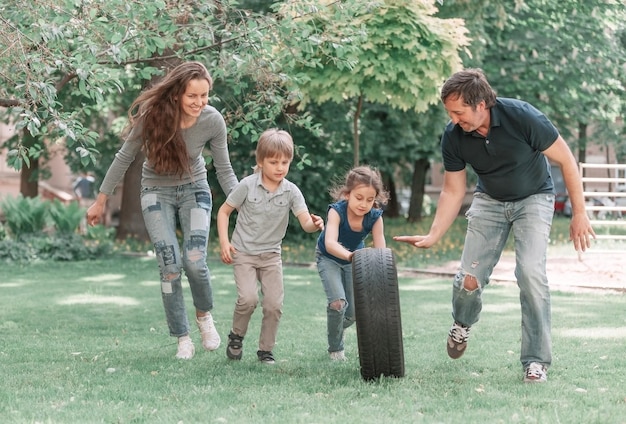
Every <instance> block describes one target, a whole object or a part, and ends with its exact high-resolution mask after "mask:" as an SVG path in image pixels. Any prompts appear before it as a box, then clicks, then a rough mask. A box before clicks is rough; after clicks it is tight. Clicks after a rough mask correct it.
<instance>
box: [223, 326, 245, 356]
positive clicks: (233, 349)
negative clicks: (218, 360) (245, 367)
mask: <svg viewBox="0 0 626 424" xmlns="http://www.w3.org/2000/svg"><path fill="white" fill-rule="evenodd" d="M226 356H228V358H229V359H234V360H237V361H238V360H240V359H241V357H242V356H243V336H240V335H237V334H235V333H233V332H232V331H231V332H230V334H229V335H228V346H226Z"/></svg>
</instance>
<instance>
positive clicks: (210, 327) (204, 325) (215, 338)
mask: <svg viewBox="0 0 626 424" xmlns="http://www.w3.org/2000/svg"><path fill="white" fill-rule="evenodd" d="M196 323H197V324H198V328H199V329H200V336H202V347H203V348H205V349H206V350H215V349H217V348H218V347H220V343H221V342H222V340H221V339H220V335H219V333H218V332H217V330H216V329H215V325H214V324H213V317H212V316H211V313H210V312H207V314H206V315H205V316H203V317H200V318H198V317H196Z"/></svg>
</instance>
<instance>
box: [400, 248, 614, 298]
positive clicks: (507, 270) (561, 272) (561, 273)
mask: <svg viewBox="0 0 626 424" xmlns="http://www.w3.org/2000/svg"><path fill="white" fill-rule="evenodd" d="M458 265H459V262H458V261H454V262H449V263H448V264H445V265H443V266H438V267H431V268H426V269H420V270H402V269H401V270H399V272H401V273H402V272H406V273H417V274H426V275H429V274H430V275H439V276H450V277H453V276H454V275H455V274H456V271H457V268H458ZM514 270H515V256H514V254H513V253H509V252H506V253H504V254H503V255H502V258H501V259H500V262H498V265H497V266H496V267H495V269H494V272H493V274H492V276H491V280H492V281H494V282H511V283H515V281H516V279H515V274H514ZM547 271H548V279H549V281H550V286H551V287H552V288H553V289H555V290H585V289H591V290H608V291H615V292H621V293H626V252H623V251H622V252H617V251H614V252H602V251H597V252H594V251H593V250H590V251H588V252H585V253H582V254H581V255H578V254H577V253H576V252H575V251H574V250H573V248H571V247H569V249H567V250H566V249H560V250H558V251H554V252H551V251H549V252H548V265H547Z"/></svg>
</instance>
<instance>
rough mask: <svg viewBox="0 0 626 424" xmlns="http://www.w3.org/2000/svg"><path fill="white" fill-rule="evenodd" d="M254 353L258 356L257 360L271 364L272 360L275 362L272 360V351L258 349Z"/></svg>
mask: <svg viewBox="0 0 626 424" xmlns="http://www.w3.org/2000/svg"><path fill="white" fill-rule="evenodd" d="M256 354H257V356H258V357H259V361H261V362H263V363H264V364H273V363H274V362H276V361H275V360H274V355H273V354H272V352H268V351H267V350H259V351H257V353H256Z"/></svg>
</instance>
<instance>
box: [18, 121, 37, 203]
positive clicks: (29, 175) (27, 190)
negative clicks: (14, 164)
mask: <svg viewBox="0 0 626 424" xmlns="http://www.w3.org/2000/svg"><path fill="white" fill-rule="evenodd" d="M36 141H37V140H36V139H35V137H33V136H32V135H31V134H30V131H28V130H27V129H24V136H23V138H22V144H23V145H24V147H26V148H27V149H28V148H30V147H32V146H34V145H35V142H36ZM20 193H21V194H22V196H24V197H37V195H38V194H39V159H35V158H31V159H30V165H28V166H26V163H24V165H23V166H22V169H21V170H20Z"/></svg>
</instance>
